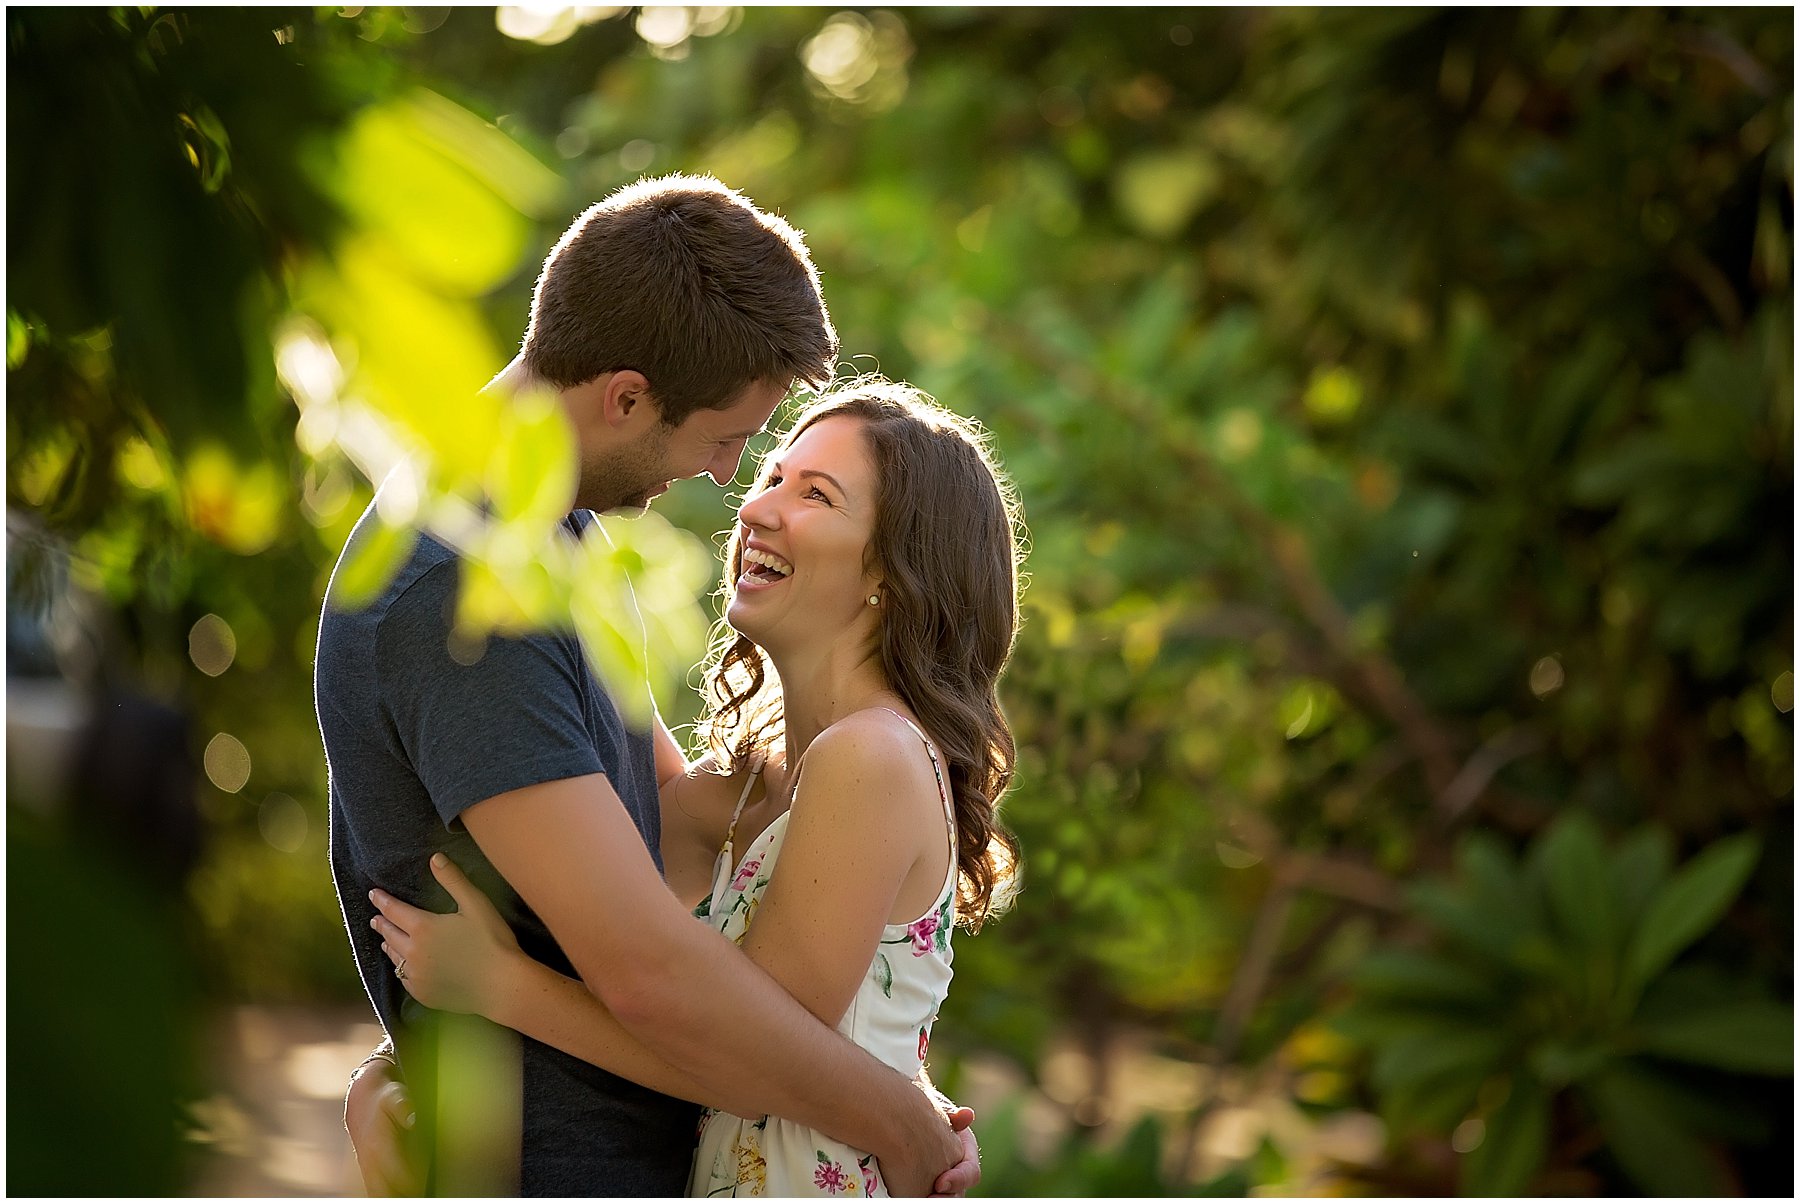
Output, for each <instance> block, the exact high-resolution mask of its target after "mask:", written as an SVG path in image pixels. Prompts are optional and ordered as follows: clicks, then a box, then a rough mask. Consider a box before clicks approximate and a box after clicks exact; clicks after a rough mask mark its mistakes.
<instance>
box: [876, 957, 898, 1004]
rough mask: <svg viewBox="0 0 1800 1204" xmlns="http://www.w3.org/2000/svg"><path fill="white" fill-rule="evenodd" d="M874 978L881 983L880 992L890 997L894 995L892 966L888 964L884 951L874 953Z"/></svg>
mask: <svg viewBox="0 0 1800 1204" xmlns="http://www.w3.org/2000/svg"><path fill="white" fill-rule="evenodd" d="M875 980H876V981H877V982H879V983H880V984H881V993H882V994H883V995H886V996H887V997H888V998H889V999H892V998H893V997H894V967H893V966H891V965H889V964H888V959H887V954H885V953H877V954H876V955H875Z"/></svg>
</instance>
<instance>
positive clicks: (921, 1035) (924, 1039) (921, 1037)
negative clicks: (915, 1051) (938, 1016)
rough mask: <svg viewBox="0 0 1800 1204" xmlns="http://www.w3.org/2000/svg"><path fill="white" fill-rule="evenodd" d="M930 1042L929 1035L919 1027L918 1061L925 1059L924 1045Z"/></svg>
mask: <svg viewBox="0 0 1800 1204" xmlns="http://www.w3.org/2000/svg"><path fill="white" fill-rule="evenodd" d="M930 1044H931V1037H930V1036H929V1035H927V1034H926V1032H925V1030H924V1029H920V1030H919V1061H921V1062H923V1061H924V1060H925V1047H926V1046H927V1045H930Z"/></svg>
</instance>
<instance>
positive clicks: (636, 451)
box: [575, 422, 673, 517]
mask: <svg viewBox="0 0 1800 1204" xmlns="http://www.w3.org/2000/svg"><path fill="white" fill-rule="evenodd" d="M672 433H673V432H672V430H671V428H669V427H668V426H665V425H664V424H662V423H660V422H658V423H656V424H655V425H654V426H652V427H651V429H650V430H648V431H646V432H644V434H643V435H641V436H639V437H638V439H637V441H636V442H633V443H629V444H627V445H625V446H624V447H616V448H613V449H611V450H610V451H606V452H602V453H600V454H598V455H596V456H594V457H592V458H590V459H588V460H587V461H585V462H584V463H583V464H582V466H581V477H580V481H579V485H578V488H577V490H576V494H575V504H576V505H577V506H579V507H581V508H583V509H587V510H594V511H598V512H600V513H603V514H621V515H626V516H629V517H636V516H638V515H641V514H643V513H644V511H646V510H648V509H649V508H650V501H651V499H652V498H654V497H655V496H656V495H657V494H658V493H661V492H662V489H663V486H665V485H667V484H668V483H669V479H670V478H669V473H668V456H669V436H670V435H671V434H672Z"/></svg>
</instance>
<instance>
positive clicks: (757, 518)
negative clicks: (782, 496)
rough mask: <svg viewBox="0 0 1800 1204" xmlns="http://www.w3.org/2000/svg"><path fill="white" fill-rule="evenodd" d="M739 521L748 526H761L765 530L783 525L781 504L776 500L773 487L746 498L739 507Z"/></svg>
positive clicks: (771, 529)
mask: <svg viewBox="0 0 1800 1204" xmlns="http://www.w3.org/2000/svg"><path fill="white" fill-rule="evenodd" d="M738 521H739V522H741V523H743V524H744V525H745V526H746V527H759V528H761V529H762V530H764V531H773V530H775V529H776V528H778V527H780V526H781V506H780V505H779V503H777V502H776V500H775V491H774V490H773V489H762V490H758V491H757V492H756V493H753V494H751V495H750V496H749V497H747V498H745V499H744V504H743V505H742V506H739V507H738Z"/></svg>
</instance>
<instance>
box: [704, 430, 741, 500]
mask: <svg viewBox="0 0 1800 1204" xmlns="http://www.w3.org/2000/svg"><path fill="white" fill-rule="evenodd" d="M747 442H749V440H747V439H737V440H734V441H732V442H730V443H727V444H725V446H723V447H721V448H720V449H719V454H718V455H716V456H714V457H713V458H712V463H710V464H708V465H707V466H706V475H707V476H709V477H711V478H712V479H713V484H715V485H718V486H719V487H720V488H723V487H725V486H726V485H729V484H731V481H732V478H733V477H735V476H737V470H738V463H739V462H740V461H741V460H743V458H744V445H745V444H746V443H747Z"/></svg>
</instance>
